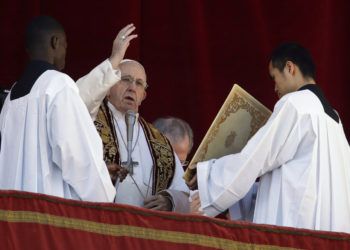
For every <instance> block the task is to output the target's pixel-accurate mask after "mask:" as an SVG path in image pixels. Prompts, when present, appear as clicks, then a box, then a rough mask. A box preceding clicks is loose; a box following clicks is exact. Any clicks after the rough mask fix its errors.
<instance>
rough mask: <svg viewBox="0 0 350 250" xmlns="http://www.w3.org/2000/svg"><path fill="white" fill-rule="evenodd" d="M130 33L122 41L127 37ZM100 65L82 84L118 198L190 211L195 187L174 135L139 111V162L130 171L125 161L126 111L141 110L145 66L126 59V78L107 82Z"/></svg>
mask: <svg viewBox="0 0 350 250" xmlns="http://www.w3.org/2000/svg"><path fill="white" fill-rule="evenodd" d="M127 37H128V36H127V35H126V36H122V37H120V40H119V41H117V42H123V41H124V40H126V39H127ZM99 67H100V66H98V67H96V68H95V69H94V70H93V71H92V72H90V74H89V75H88V76H87V77H85V78H83V79H80V80H79V81H78V82H77V84H78V87H79V89H80V95H81V97H82V99H83V100H84V102H85V104H86V106H87V107H88V109H89V111H90V114H91V116H92V117H93V119H94V120H95V125H96V128H97V130H98V132H99V133H100V136H101V138H102V141H103V146H104V160H105V162H106V164H107V166H108V169H109V172H110V174H111V178H112V180H113V181H114V182H116V183H117V185H116V189H117V195H116V200H115V202H116V203H123V204H129V205H134V206H140V207H145V208H149V209H154V210H163V211H176V212H183V213H186V212H188V211H189V202H188V193H189V189H188V187H187V186H186V184H185V182H184V180H183V179H182V175H183V169H182V166H181V163H180V160H179V159H178V157H177V156H176V154H175V153H174V151H173V149H172V147H171V145H170V143H169V140H168V139H167V138H166V137H165V136H164V135H163V134H161V133H160V132H159V131H158V130H157V129H156V128H155V127H153V126H152V125H151V124H150V123H148V122H146V121H145V120H144V119H143V118H142V117H141V116H139V115H138V114H137V118H136V122H135V125H134V129H133V141H132V153H131V157H132V160H133V161H135V162H137V163H138V165H137V166H135V167H133V171H132V173H131V172H130V173H127V176H126V178H125V179H124V180H123V178H124V177H125V176H122V174H121V173H124V174H125V169H124V168H122V167H121V165H122V164H121V163H122V162H124V161H126V160H127V155H128V154H127V133H126V123H125V114H126V112H127V111H128V110H132V111H134V112H135V113H138V111H139V107H140V106H141V103H142V101H144V100H145V98H146V96H147V94H146V89H147V86H148V85H147V78H146V72H145V69H144V67H143V66H142V65H141V64H140V63H139V62H137V61H134V60H129V59H125V60H123V61H122V62H121V63H120V64H119V70H120V73H121V79H120V81H118V82H117V83H116V84H115V85H113V86H109V85H105V84H104V83H103V82H102V83H101V82H100V83H99V82H98V81H94V79H103V76H102V75H101V74H102V73H101V72H103V71H102V70H100V69H99ZM117 178H120V180H117Z"/></svg>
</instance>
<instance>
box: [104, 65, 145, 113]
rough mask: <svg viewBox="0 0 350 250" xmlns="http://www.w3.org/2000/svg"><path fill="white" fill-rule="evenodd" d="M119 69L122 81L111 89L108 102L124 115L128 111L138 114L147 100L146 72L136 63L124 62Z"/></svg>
mask: <svg viewBox="0 0 350 250" xmlns="http://www.w3.org/2000/svg"><path fill="white" fill-rule="evenodd" d="M119 67H120V70H121V80H120V81H119V82H118V83H117V84H115V85H114V86H113V87H112V88H111V89H110V92H109V96H108V100H109V101H110V102H111V103H112V104H113V106H114V107H115V108H116V109H117V110H119V111H120V112H122V113H126V111H127V110H133V111H134V112H138V110H139V106H140V105H141V102H142V101H143V100H144V99H145V98H146V90H145V86H146V73H145V70H144V69H143V67H142V66H141V65H139V64H138V63H136V62H124V63H122V64H120V65H119Z"/></svg>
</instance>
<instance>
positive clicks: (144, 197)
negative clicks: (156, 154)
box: [113, 116, 152, 200]
mask: <svg viewBox="0 0 350 250" xmlns="http://www.w3.org/2000/svg"><path fill="white" fill-rule="evenodd" d="M113 120H114V123H115V125H117V129H118V131H119V133H120V136H121V138H122V141H123V144H124V146H125V148H126V149H127V145H126V143H125V140H124V137H123V134H122V131H121V129H120V127H119V125H118V121H117V119H116V118H115V117H114V116H113ZM137 128H138V130H137V137H136V141H135V144H134V146H133V147H132V150H131V152H134V149H135V147H136V144H137V142H138V140H139V137H140V123H138V126H137ZM129 176H130V178H131V180H132V181H133V182H134V184H135V185H136V188H137V190H138V191H139V193H140V195H141V196H142V198H143V199H144V200H146V198H147V196H148V191H149V188H150V184H151V177H152V171H151V173H150V175H149V179H148V185H147V190H146V196H145V195H143V193H142V191H141V189H140V187H139V185H137V182H136V180H135V179H134V177H133V176H132V175H129ZM118 184H119V183H118ZM116 187H117V185H116Z"/></svg>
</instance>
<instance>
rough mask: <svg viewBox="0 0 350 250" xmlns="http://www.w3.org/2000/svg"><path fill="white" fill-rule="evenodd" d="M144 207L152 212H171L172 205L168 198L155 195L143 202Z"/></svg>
mask: <svg viewBox="0 0 350 250" xmlns="http://www.w3.org/2000/svg"><path fill="white" fill-rule="evenodd" d="M144 207H145V208H148V209H152V210H159V211H171V210H172V203H171V201H170V199H169V198H168V197H166V196H164V195H161V194H157V195H152V196H151V197H148V198H146V200H145V201H144Z"/></svg>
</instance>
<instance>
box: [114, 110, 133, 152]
mask: <svg viewBox="0 0 350 250" xmlns="http://www.w3.org/2000/svg"><path fill="white" fill-rule="evenodd" d="M113 120H114V123H115V125H117V129H118V131H119V133H120V137H121V138H122V141H123V143H124V146H125V149H127V148H128V147H127V145H126V143H125V140H124V137H123V134H122V131H121V129H120V128H119V125H118V121H117V119H116V118H115V117H114V116H113ZM137 124H138V126H137V137H136V141H135V144H134V146H133V147H132V150H131V152H134V149H135V147H136V144H137V142H138V141H139V137H140V123H137Z"/></svg>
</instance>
